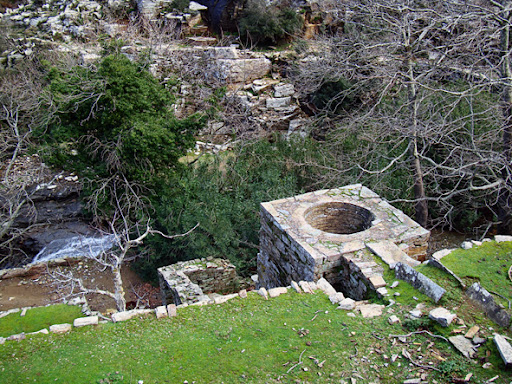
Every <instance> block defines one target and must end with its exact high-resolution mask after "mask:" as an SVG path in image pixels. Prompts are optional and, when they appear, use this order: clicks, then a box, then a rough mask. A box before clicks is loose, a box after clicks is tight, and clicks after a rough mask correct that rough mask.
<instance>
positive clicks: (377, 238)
mask: <svg viewBox="0 0 512 384" xmlns="http://www.w3.org/2000/svg"><path fill="white" fill-rule="evenodd" d="M345 207H347V208H348V210H347V211H344V209H345ZM311 212H314V214H315V215H316V216H315V217H313V218H312V217H310V216H311ZM361 212H362V214H361V215H360V216H361V217H362V218H363V219H365V220H367V222H365V223H362V225H361V227H360V228H359V229H358V228H355V229H352V228H350V225H341V226H338V224H337V221H338V220H341V221H342V220H344V219H347V218H348V220H359V218H358V217H357V216H358V215H359V214H360V213H361ZM260 215H261V230H260V253H259V254H258V279H259V284H260V285H261V286H263V287H265V288H272V287H279V286H287V285H289V284H290V282H291V281H292V280H294V281H300V280H305V281H316V280H318V279H320V278H322V277H324V278H326V279H327V280H328V281H329V282H330V283H331V284H332V285H334V286H335V287H336V288H337V289H338V290H340V291H342V292H343V293H345V294H346V295H347V296H349V297H351V298H353V299H356V300H360V299H363V298H364V297H366V296H367V293H368V290H369V289H376V288H379V287H381V286H383V285H385V282H384V279H383V277H382V272H383V267H382V266H381V264H379V263H378V262H376V259H375V258H376V257H378V256H376V255H374V253H372V251H371V250H370V249H369V248H368V247H367V243H375V242H389V241H391V242H392V243H393V247H395V248H397V247H398V248H399V249H398V252H400V253H403V254H404V256H405V257H412V258H414V259H419V260H422V259H424V258H425V256H426V250H427V247H428V238H429V235H430V232H429V231H427V230H426V229H424V228H422V227H421V226H420V225H419V224H417V223H416V222H414V221H413V220H411V219H410V218H409V217H407V216H406V215H405V214H404V213H403V212H401V211H400V210H398V209H396V208H394V207H393V206H391V205H390V204H389V203H387V202H386V201H384V200H382V199H381V198H380V197H379V196H378V195H377V194H375V193H374V192H372V191H371V190H369V189H368V188H366V187H364V186H362V185H360V184H357V185H349V186H346V187H342V188H337V189H330V190H322V191H316V192H311V193H306V194H303V195H300V196H295V197H291V198H287V199H281V200H276V201H272V202H268V203H263V204H262V205H261V211H260ZM329 215H333V218H330V217H329ZM361 220H362V219H361ZM319 223H320V224H319ZM349 224H350V223H349ZM338 227H340V228H342V230H346V229H347V228H348V231H349V232H350V231H352V230H353V231H355V232H354V233H345V232H341V233H337V232H336V231H337V229H338ZM319 228H320V229H319ZM329 231H331V232H329ZM395 245H396V246H397V247H396V246H395ZM379 256H381V255H379ZM381 257H382V256H381Z"/></svg>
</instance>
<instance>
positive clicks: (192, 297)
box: [158, 257, 240, 305]
mask: <svg viewBox="0 0 512 384" xmlns="http://www.w3.org/2000/svg"><path fill="white" fill-rule="evenodd" d="M158 277H159V280H160V290H161V294H162V303H163V304H164V305H167V304H175V305H180V304H185V303H188V304H192V303H196V302H199V301H205V300H210V298H209V297H208V296H207V295H208V294H209V293H221V294H226V293H233V292H238V290H239V289H240V279H239V277H238V275H237V273H236V268H235V266H234V265H233V264H231V263H230V262H229V261H227V260H224V259H218V258H215V259H214V258H212V257H208V258H206V259H196V260H190V261H183V262H179V263H176V264H173V265H169V266H166V267H161V268H158Z"/></svg>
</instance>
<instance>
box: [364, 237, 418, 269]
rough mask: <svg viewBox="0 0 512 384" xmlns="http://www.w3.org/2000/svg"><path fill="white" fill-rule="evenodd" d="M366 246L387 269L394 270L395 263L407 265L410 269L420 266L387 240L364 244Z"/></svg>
mask: <svg viewBox="0 0 512 384" xmlns="http://www.w3.org/2000/svg"><path fill="white" fill-rule="evenodd" d="M366 246H367V247H368V248H369V249H370V250H371V251H372V252H373V253H374V254H376V255H377V256H379V257H380V258H381V259H382V261H384V262H385V263H386V264H387V265H389V269H394V268H395V265H396V264H397V263H402V264H407V265H409V266H410V267H416V266H418V265H420V264H421V263H420V262H419V261H417V260H414V259H413V258H411V257H409V255H407V253H405V252H404V251H402V250H401V249H400V248H399V247H398V246H397V245H396V244H395V243H393V242H392V241H389V240H384V241H378V242H371V243H366Z"/></svg>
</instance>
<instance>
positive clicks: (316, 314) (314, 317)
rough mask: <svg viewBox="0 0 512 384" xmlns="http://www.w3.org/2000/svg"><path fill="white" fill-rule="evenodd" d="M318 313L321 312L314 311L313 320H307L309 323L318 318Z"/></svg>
mask: <svg viewBox="0 0 512 384" xmlns="http://www.w3.org/2000/svg"><path fill="white" fill-rule="evenodd" d="M320 312H322V311H316V312H315V316H313V318H312V319H311V320H309V321H313V320H315V319H316V317H317V316H318V314H319V313H320Z"/></svg>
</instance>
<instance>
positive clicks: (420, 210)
mask: <svg viewBox="0 0 512 384" xmlns="http://www.w3.org/2000/svg"><path fill="white" fill-rule="evenodd" d="M413 65H414V63H413V61H412V59H409V60H408V62H407V69H408V85H407V88H408V91H409V110H410V112H411V131H412V132H411V139H410V140H411V141H412V142H411V143H410V148H411V161H412V172H413V177H414V200H415V201H416V203H415V207H414V209H415V215H414V218H415V220H416V222H417V223H418V224H419V225H421V226H422V227H426V226H427V221H428V204H427V199H426V196H425V185H424V184H423V169H422V168H421V162H420V157H419V153H418V100H417V94H416V84H415V77H414V68H413Z"/></svg>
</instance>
